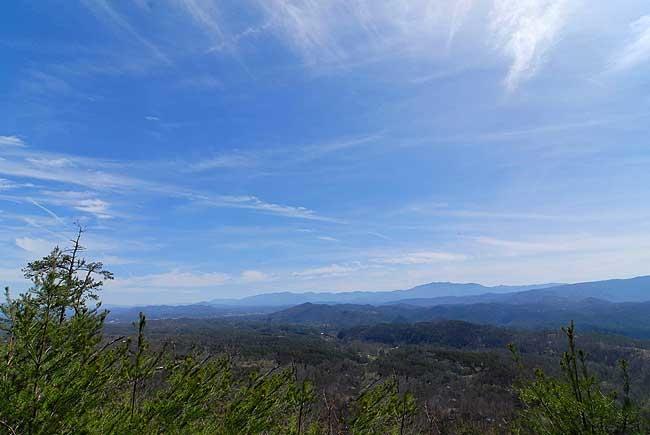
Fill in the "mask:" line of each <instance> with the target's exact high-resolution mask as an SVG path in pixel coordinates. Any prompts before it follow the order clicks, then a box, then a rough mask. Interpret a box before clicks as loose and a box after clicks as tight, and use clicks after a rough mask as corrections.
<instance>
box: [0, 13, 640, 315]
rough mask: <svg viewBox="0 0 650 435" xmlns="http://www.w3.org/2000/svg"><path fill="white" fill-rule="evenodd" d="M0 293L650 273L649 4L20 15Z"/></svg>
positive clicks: (139, 293) (7, 130)
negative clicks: (49, 257) (109, 277)
mask: <svg viewBox="0 0 650 435" xmlns="http://www.w3.org/2000/svg"><path fill="white" fill-rule="evenodd" d="M0 24H1V25H0V50H1V53H2V67H1V68H0V249H2V253H3V255H2V257H1V258H0V280H1V281H2V282H3V283H6V284H7V285H10V286H12V287H13V288H16V289H21V288H24V286H25V284H24V283H23V282H22V280H21V277H20V271H19V269H20V267H21V266H22V265H24V264H25V262H26V261H27V260H29V259H33V258H35V257H38V256H40V255H43V254H45V253H47V251H48V250H49V249H50V248H51V247H52V246H54V245H56V244H63V243H65V241H66V240H68V239H69V238H70V237H71V235H72V234H73V233H74V223H75V222H80V223H81V224H82V225H83V226H84V227H85V228H86V229H87V233H86V238H85V244H86V246H87V247H88V252H87V254H88V255H89V256H91V257H93V258H96V259H101V260H102V261H104V262H105V263H106V265H107V266H108V267H109V268H110V269H111V270H113V271H114V272H115V274H116V276H117V279H116V280H115V281H114V282H112V283H110V284H109V285H107V287H106V290H105V293H104V299H105V300H106V302H108V303H114V304H135V303H138V304H141V303H170V302H193V301H201V300H206V299H212V298H221V297H238V296H246V295H250V294H254V293H259V292H269V291H281V290H291V291H306V290H329V291H344V290H387V289H398V288H406V287H409V286H412V285H416V284H420V283H423V282H429V281H447V280H450V281H462V282H468V281H473V282H479V283H483V284H518V283H535V282H548V281H554V282H558V281H563V282H575V281H583V280H596V279H605V278H612V277H629V276H635V275H643V274H648V272H649V270H648V265H649V264H650V232H649V230H650V220H649V219H650V201H649V200H650V189H648V186H650V144H649V143H648V140H649V139H648V138H649V135H648V133H649V132H650V128H649V127H648V126H649V125H650V107H649V106H650V94H649V90H650V6H648V4H647V2H646V1H624V2H608V1H598V2H586V1H584V0H583V1H581V0H575V1H568V0H494V1H473V0H449V1H426V0H412V1H408V2H407V1H397V0H392V1H391V0H387V1H382V2H379V1H374V0H345V1H344V0H327V1H326V0H319V1H315V0H294V1H291V0H242V1H225V0H213V1H210V0H205V1H200V0H174V1H172V0H170V1H147V0H133V1H131V2H128V1H120V2H117V1H114V2H111V1H101V0H96V1H92V0H87V1H81V2H71V1H67V0H66V1H63V0H61V1H55V0H51V1H42V2H27V1H24V2H20V1H19V2H10V3H7V4H5V5H3V6H2V14H1V17H0Z"/></svg>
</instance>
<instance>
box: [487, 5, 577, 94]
mask: <svg viewBox="0 0 650 435" xmlns="http://www.w3.org/2000/svg"><path fill="white" fill-rule="evenodd" d="M570 6H571V2H570V1H569V0H495V2H494V7H493V9H492V12H491V22H490V30H491V32H492V34H493V46H494V48H495V49H497V50H498V51H500V52H501V53H502V54H503V55H505V56H507V57H509V58H510V59H511V60H512V63H511V64H510V68H509V70H508V74H507V76H506V78H505V80H504V84H505V86H506V88H507V89H508V90H509V91H513V90H515V89H516V88H517V87H518V86H519V85H520V84H521V82H523V81H524V80H526V79H529V78H530V77H532V76H533V75H534V74H535V73H536V72H537V70H538V69H539V67H540V66H541V65H542V63H543V62H544V58H545V56H546V55H547V54H548V51H549V50H550V49H551V48H552V47H553V45H554V44H555V43H556V42H557V40H558V38H559V37H560V36H561V32H562V29H563V27H564V25H565V24H566V21H567V17H568V15H569V12H570Z"/></svg>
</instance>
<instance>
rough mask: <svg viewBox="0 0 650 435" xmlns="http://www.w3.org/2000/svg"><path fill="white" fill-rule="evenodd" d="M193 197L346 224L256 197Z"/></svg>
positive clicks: (217, 204) (216, 204) (221, 204)
mask: <svg viewBox="0 0 650 435" xmlns="http://www.w3.org/2000/svg"><path fill="white" fill-rule="evenodd" d="M193 197H194V198H195V199H196V200H198V201H199V202H201V203H203V204H205V205H208V206H213V207H229V208H241V209H248V210H256V211H259V212H264V213H268V214H272V215H277V216H283V217H289V218H298V219H308V220H315V221H322V222H332V223H344V221H342V220H340V219H336V218H330V217H326V216H321V215H319V214H318V213H316V212H315V211H314V210H310V209H308V208H306V207H300V206H291V205H283V204H274V203H271V202H266V201H262V200H261V199H259V198H257V197H255V196H227V195H223V196H203V195H193Z"/></svg>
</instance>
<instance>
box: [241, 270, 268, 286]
mask: <svg viewBox="0 0 650 435" xmlns="http://www.w3.org/2000/svg"><path fill="white" fill-rule="evenodd" d="M271 279H273V276H271V275H269V274H267V273H264V272H262V271H259V270H245V271H243V272H242V273H241V275H240V280H241V282H243V283H244V284H250V283H258V282H264V281H269V280H271Z"/></svg>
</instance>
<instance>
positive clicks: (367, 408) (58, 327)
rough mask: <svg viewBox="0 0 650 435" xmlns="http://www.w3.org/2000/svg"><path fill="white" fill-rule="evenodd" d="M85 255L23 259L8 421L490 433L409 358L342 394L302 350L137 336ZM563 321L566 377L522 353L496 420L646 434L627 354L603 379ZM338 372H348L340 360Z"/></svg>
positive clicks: (3, 384) (7, 390) (11, 339)
mask: <svg viewBox="0 0 650 435" xmlns="http://www.w3.org/2000/svg"><path fill="white" fill-rule="evenodd" d="M81 254H82V248H81V246H80V244H79V237H77V239H76V240H75V242H74V244H73V246H72V248H71V249H69V250H61V249H59V248H56V249H54V250H53V251H52V252H51V253H50V254H49V255H48V256H47V257H45V258H43V259H41V260H37V261H34V262H32V263H29V264H28V266H27V267H26V268H25V269H24V273H25V277H26V278H28V279H30V280H31V281H32V286H31V288H30V289H29V291H27V292H26V293H24V294H21V295H19V296H18V297H16V298H15V299H14V298H12V297H11V295H10V294H9V290H7V294H6V298H7V300H6V302H5V303H4V304H3V305H2V308H1V309H2V318H1V319H0V322H1V328H2V336H1V338H0V358H1V364H2V367H1V370H0V431H4V432H5V433H9V434H50V433H57V434H72V433H75V434H77V433H102V434H103V433H116V434H131V433H141V434H142V433H144V434H148V433H179V434H180V433H191V434H194V433H206V434H343V433H350V434H413V433H433V434H436V433H485V429H486V426H482V425H479V424H476V422H471V421H462V420H454V419H449V418H447V417H448V415H446V413H445V410H442V409H438V408H435V407H433V406H431V404H430V403H428V402H425V403H422V402H420V401H419V400H418V399H416V395H415V394H413V390H414V388H413V384H412V382H410V381H409V375H408V371H407V372H404V370H398V369H396V368H393V369H391V368H390V367H384V368H383V369H381V368H378V369H377V370H376V371H375V373H374V375H373V376H368V378H367V379H364V380H363V381H362V383H363V385H364V386H363V388H361V389H360V390H359V391H355V392H354V394H347V395H344V396H341V395H333V394H332V392H331V391H328V390H327V388H320V387H319V388H317V387H316V386H315V384H314V383H313V382H312V379H313V377H312V376H310V372H309V370H306V369H305V368H304V367H303V366H301V365H300V364H299V363H296V362H293V361H281V362H279V363H278V362H273V361H267V362H266V363H265V364H262V363H260V362H259V361H258V362H255V363H250V364H249V363H246V362H243V361H242V360H241V359H237V358H233V357H232V355H229V354H228V353H227V352H225V353H221V354H211V353H207V352H205V351H204V350H201V349H199V348H197V349H194V350H188V349H182V350H179V349H177V348H176V347H175V346H174V345H173V344H162V345H158V344H157V343H156V345H155V346H152V345H151V344H150V343H149V341H148V340H147V336H146V324H147V322H146V319H145V317H144V315H141V316H140V320H139V322H137V323H136V324H135V330H134V331H133V333H132V334H131V335H129V336H126V335H118V336H107V335H105V333H104V326H105V325H104V323H105V320H106V315H107V313H106V311H105V310H103V309H102V308H101V303H100V302H99V292H100V291H101V288H102V285H103V282H104V281H105V280H110V279H112V277H113V276H112V274H111V273H110V272H108V271H106V270H105V269H104V268H103V265H102V264H101V263H99V262H90V261H87V260H85V259H84V258H83V257H82V255H81ZM459 326H462V325H459ZM565 332H566V336H567V340H568V351H567V352H566V353H565V354H564V356H563V358H562V365H561V367H562V371H561V374H560V376H557V377H549V376H548V375H546V374H545V373H544V372H542V371H537V372H536V373H535V374H534V376H533V377H532V378H531V377H530V374H529V373H528V371H527V370H526V369H525V368H524V365H523V364H520V366H521V370H522V374H521V377H520V378H519V380H518V381H517V383H516V385H515V386H514V387H513V388H514V389H513V392H514V394H516V396H517V397H518V398H519V403H520V411H519V413H518V416H517V418H514V419H512V420H509V421H503V422H500V423H499V424H498V425H490V426H489V427H490V428H491V429H490V430H493V431H495V432H518V433H531V434H532V433H549V434H565V433H574V434H581V433H585V434H586V433H590V434H601V433H602V434H610V433H620V434H627V433H645V429H646V428H645V427H644V426H643V424H644V422H643V421H642V419H641V418H640V411H639V409H638V408H637V407H636V406H635V405H634V404H633V403H632V400H631V399H630V395H629V377H628V374H627V366H626V365H625V363H622V369H623V370H622V381H621V385H620V387H614V388H611V391H612V392H604V391H602V390H601V386H600V383H599V382H598V381H597V379H596V378H595V377H594V376H593V375H591V374H590V372H589V369H588V367H587V364H586V363H585V358H584V354H583V353H581V352H580V351H579V350H577V349H576V345H575V333H574V329H573V327H570V328H568V329H567V330H566V331H565ZM449 333H450V332H446V333H445V334H449ZM454 337H455V336H454ZM400 338H402V337H400ZM454 339H455V338H454ZM513 352H514V355H515V361H517V362H518V363H519V362H520V359H519V355H518V353H517V352H516V350H514V349H513ZM396 355H399V353H397V354H396ZM465 357H466V358H480V356H479V355H475V356H471V355H469V354H468V355H467V356H465ZM404 358H408V354H404ZM413 369H414V370H415V369H416V368H413ZM337 375H338V376H341V377H344V376H346V373H345V368H344V366H342V367H341V371H340V372H339V373H338V374H337ZM420 387H421V386H420ZM617 389H618V390H620V394H619V395H618V396H617V395H615V394H614V393H615V392H616V391H617Z"/></svg>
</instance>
